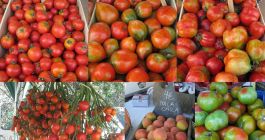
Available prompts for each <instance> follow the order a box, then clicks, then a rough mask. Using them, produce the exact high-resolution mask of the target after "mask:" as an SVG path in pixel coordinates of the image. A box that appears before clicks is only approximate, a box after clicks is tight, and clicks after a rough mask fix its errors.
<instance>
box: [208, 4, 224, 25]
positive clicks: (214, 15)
mask: <svg viewBox="0 0 265 140" xmlns="http://www.w3.org/2000/svg"><path fill="white" fill-rule="evenodd" d="M223 16H224V12H223V10H222V9H221V8H219V7H218V6H213V7H211V8H209V9H208V10H207V18H208V19H209V20H210V21H211V22H214V21H216V20H217V19H222V18H223Z"/></svg>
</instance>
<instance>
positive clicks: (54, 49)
mask: <svg viewBox="0 0 265 140" xmlns="http://www.w3.org/2000/svg"><path fill="white" fill-rule="evenodd" d="M49 51H50V53H51V55H52V56H53V57H59V56H61V55H62V54H63V51H64V46H63V45H62V43H55V44H53V45H52V46H51V47H50V48H49Z"/></svg>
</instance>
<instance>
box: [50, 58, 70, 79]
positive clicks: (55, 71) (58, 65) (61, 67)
mask: <svg viewBox="0 0 265 140" xmlns="http://www.w3.org/2000/svg"><path fill="white" fill-rule="evenodd" d="M66 72H67V67H66V65H65V64H64V63H63V62H55V63H53V64H52V66H51V73H52V75H53V76H54V77H55V78H62V77H63V76H64V75H65V74H66Z"/></svg>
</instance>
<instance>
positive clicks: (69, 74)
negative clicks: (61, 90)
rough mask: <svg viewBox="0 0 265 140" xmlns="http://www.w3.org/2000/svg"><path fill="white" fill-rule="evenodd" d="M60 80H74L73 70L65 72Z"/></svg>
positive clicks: (75, 78) (75, 79)
mask: <svg viewBox="0 0 265 140" xmlns="http://www.w3.org/2000/svg"><path fill="white" fill-rule="evenodd" d="M60 81H61V82H76V81H77V77H76V75H75V73H73V72H67V73H66V74H65V76H64V77H63V78H61V79H60Z"/></svg>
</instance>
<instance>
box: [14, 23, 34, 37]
mask: <svg viewBox="0 0 265 140" xmlns="http://www.w3.org/2000/svg"><path fill="white" fill-rule="evenodd" d="M30 33H31V29H30V28H29V27H27V26H21V27H19V28H18V29H17V31H16V35H17V38H18V39H28V38H29V36H30Z"/></svg>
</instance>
